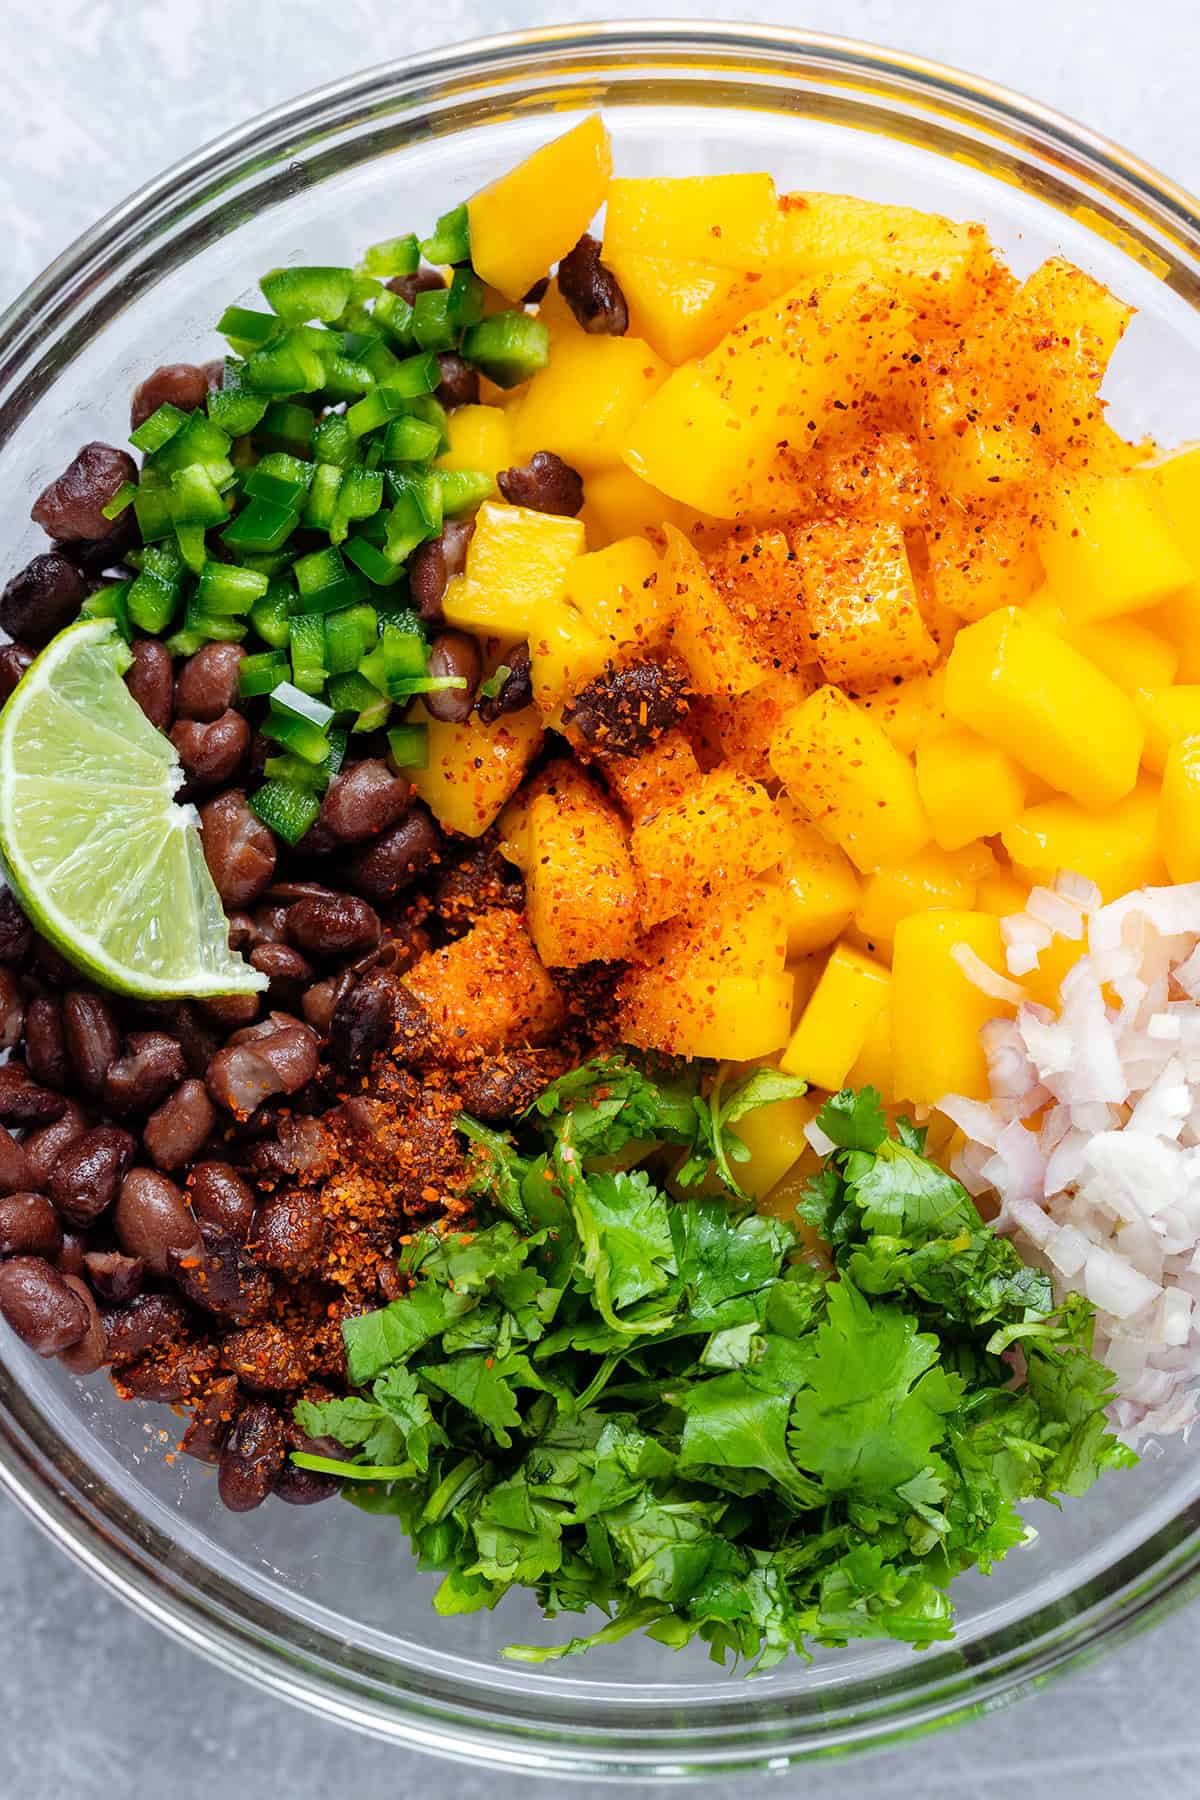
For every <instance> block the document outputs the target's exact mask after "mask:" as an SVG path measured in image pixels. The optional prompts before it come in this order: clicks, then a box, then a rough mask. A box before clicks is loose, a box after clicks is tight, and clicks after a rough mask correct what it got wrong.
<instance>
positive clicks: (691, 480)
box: [625, 276, 909, 519]
mask: <svg viewBox="0 0 1200 1800" xmlns="http://www.w3.org/2000/svg"><path fill="white" fill-rule="evenodd" d="M908 323H909V318H908V315H907V313H906V312H905V310H904V308H902V307H897V305H896V303H895V298H894V296H893V295H891V294H890V292H889V291H888V290H887V289H886V288H884V287H882V286H879V285H874V286H873V285H872V284H870V283H869V282H864V281H859V280H853V279H850V278H846V277H841V276H838V277H830V278H825V279H823V280H822V281H821V282H819V283H818V284H817V285H816V286H815V287H814V285H813V284H812V283H811V282H808V283H802V284H801V285H800V286H799V287H797V288H794V289H791V290H790V291H789V292H788V293H786V294H784V295H783V296H782V297H781V298H780V299H778V300H775V301H772V302H771V303H770V304H769V305H768V306H765V307H762V308H760V309H759V310H758V311H757V312H753V313H750V314H748V315H747V316H746V318H744V319H742V320H741V321H740V323H739V324H737V325H735V326H734V327H733V329H732V330H731V331H730V332H728V333H727V335H726V336H725V337H724V338H722V339H721V341H720V343H719V344H717V345H716V347H715V348H714V349H713V350H711V351H709V353H708V354H707V355H706V356H703V357H700V358H699V359H698V360H697V361H694V362H690V363H685V364H684V366H683V367H682V368H679V369H676V370H675V372H674V373H673V374H672V375H671V376H670V377H669V378H668V380H667V381H666V382H665V383H664V384H663V386H662V387H660V388H659V390H658V392H657V393H656V394H655V395H654V397H653V399H652V400H651V401H650V402H649V404H648V405H647V406H646V407H644V408H643V410H642V413H641V415H640V417H639V418H638V419H637V421H636V423H635V425H634V427H633V430H632V432H631V434H630V437H629V442H628V445H627V447H626V451H625V460H626V462H627V463H628V464H629V466H630V468H631V469H633V470H635V472H636V473H637V474H639V475H641V476H642V477H643V479H644V480H646V481H650V482H652V483H653V484H654V486H655V487H658V488H661V489H662V490H663V492H664V493H668V494H671V495H673V496H674V498H675V499H677V500H683V501H685V502H686V503H687V504H688V505H689V506H694V507H697V508H699V509H700V510H701V511H703V512H708V513H711V514H713V515H714V517H717V518H725V519H731V518H734V517H736V515H737V514H738V512H739V511H741V510H744V509H745V508H747V507H748V506H750V505H752V504H754V503H756V502H757V503H769V502H770V500H771V498H772V494H773V492H775V490H776V489H777V487H778V480H779V478H778V475H777V472H776V466H777V460H778V454H779V449H780V445H781V444H785V445H786V444H790V445H791V446H792V448H793V450H794V451H795V452H797V453H799V454H805V453H806V452H807V450H808V448H809V440H810V439H811V436H812V433H811V432H809V431H808V430H807V424H808V421H809V420H812V419H815V418H821V417H823V416H824V414H825V412H826V410H827V407H828V406H829V405H830V404H831V403H833V402H834V401H837V400H841V401H842V402H843V404H845V405H847V406H848V405H850V404H852V403H853V402H854V401H855V400H856V399H857V397H858V396H859V395H861V394H862V393H863V392H865V391H867V390H868V389H870V388H872V387H873V386H874V385H875V383H876V381H877V379H878V377H879V375H880V374H881V372H882V370H883V369H884V367H885V366H886V365H887V364H889V363H890V362H891V360H892V359H893V358H894V356H895V355H896V354H897V352H898V351H899V349H900V347H901V344H902V343H907V342H908V341H909V340H908V337H907V327H908ZM790 505H794V500H789V496H788V495H787V494H784V497H783V499H782V501H781V504H780V510H789V506H790Z"/></svg>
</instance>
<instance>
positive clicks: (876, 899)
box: [854, 844, 976, 952]
mask: <svg viewBox="0 0 1200 1800" xmlns="http://www.w3.org/2000/svg"><path fill="white" fill-rule="evenodd" d="M975 889H976V883H975V881H974V880H973V879H972V876H971V874H970V871H969V869H968V867H967V866H966V864H965V862H964V859H963V858H962V857H961V856H951V855H949V854H948V853H947V852H946V851H945V850H939V849H938V848H937V847H936V846H935V845H933V844H927V845H926V846H925V848H924V850H918V852H917V854H916V855H915V856H913V857H910V858H909V860H908V861H907V862H902V863H889V864H888V866H887V868H885V869H876V871H875V873H874V874H873V875H868V876H867V879H866V881H865V882H864V883H863V889H862V894H861V896H860V898H859V903H858V907H857V910H856V911H855V915H854V923H855V925H856V926H857V927H858V930H859V931H860V932H861V933H862V936H863V937H864V938H865V939H866V940H867V941H868V942H869V943H870V944H871V945H872V946H873V947H875V948H876V949H878V950H879V951H880V952H890V950H891V945H892V940H893V939H894V938H895V935H896V927H897V925H898V924H899V923H900V921H901V919H907V918H908V917H909V915H910V913H915V912H933V911H935V910H937V909H938V908H949V909H951V910H953V909H955V908H957V909H959V910H960V911H962V910H965V911H968V912H969V911H970V910H971V909H972V908H973V907H974V905H975Z"/></svg>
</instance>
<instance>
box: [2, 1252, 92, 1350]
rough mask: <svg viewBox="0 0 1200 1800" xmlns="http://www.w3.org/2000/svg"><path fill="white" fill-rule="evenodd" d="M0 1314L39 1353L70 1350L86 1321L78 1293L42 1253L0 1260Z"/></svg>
mask: <svg viewBox="0 0 1200 1800" xmlns="http://www.w3.org/2000/svg"><path fill="white" fill-rule="evenodd" d="M0 1315H3V1317H4V1319H5V1320H6V1321H7V1322H8V1324H9V1325H10V1326H11V1327H12V1329H13V1330H14V1331H15V1332H16V1334H17V1336H18V1337H19V1338H20V1340H21V1342H22V1343H23V1344H26V1345H28V1347H29V1349H31V1350H32V1351H34V1352H35V1353H36V1354H37V1355H38V1356H57V1355H58V1352H59V1351H60V1350H68V1349H70V1347H71V1345H72V1344H77V1343H78V1342H79V1340H80V1338H82V1336H83V1335H84V1333H85V1332H86V1330H87V1328H88V1324H89V1319H88V1312H87V1308H86V1306H85V1305H84V1303H83V1301H82V1300H81V1299H80V1297H79V1295H78V1294H77V1293H74V1292H72V1290H71V1289H70V1288H69V1287H68V1286H67V1284H66V1281H65V1280H64V1279H63V1277H62V1276H61V1275H60V1274H59V1272H58V1270H57V1269H56V1268H55V1267H54V1265H53V1263H48V1262H47V1261H46V1260H45V1258H44V1257H41V1256H13V1257H10V1258H9V1260H8V1261H7V1262H2V1263H0Z"/></svg>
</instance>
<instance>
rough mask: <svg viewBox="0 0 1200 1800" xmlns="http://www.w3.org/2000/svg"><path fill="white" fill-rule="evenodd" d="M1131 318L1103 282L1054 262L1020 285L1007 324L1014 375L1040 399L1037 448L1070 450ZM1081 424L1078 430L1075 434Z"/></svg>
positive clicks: (1083, 433)
mask: <svg viewBox="0 0 1200 1800" xmlns="http://www.w3.org/2000/svg"><path fill="white" fill-rule="evenodd" d="M1132 317H1133V308H1132V307H1131V306H1128V305H1126V303H1125V302H1124V301H1123V300H1118V298H1117V297H1116V295H1115V294H1113V293H1111V292H1110V291H1109V289H1108V288H1106V287H1105V286H1104V285H1103V283H1102V282H1099V281H1097V280H1095V279H1094V277H1093V276H1091V275H1088V274H1085V272H1084V271H1083V270H1082V269H1078V268H1076V267H1075V265H1074V263H1070V262H1067V261H1066V259H1065V258H1063V257H1061V256H1052V257H1050V258H1049V259H1048V260H1047V261H1046V262H1044V263H1042V265H1041V266H1040V268H1037V269H1035V270H1034V271H1033V273H1032V275H1030V276H1029V277H1028V278H1027V279H1026V280H1025V281H1023V282H1022V283H1021V286H1020V288H1019V289H1018V290H1017V293H1016V295H1015V296H1014V298H1013V302H1012V305H1011V306H1010V307H1009V309H1008V312H1007V315H1006V318H1005V321H1004V332H1005V342H1006V344H1007V345H1008V346H1009V354H1010V355H1011V357H1012V364H1011V365H1010V366H1011V367H1012V371H1013V374H1014V375H1015V376H1017V378H1018V379H1019V378H1020V375H1021V373H1022V372H1023V374H1024V378H1025V381H1026V382H1027V383H1028V386H1029V388H1030V389H1031V390H1033V391H1034V392H1035V393H1036V395H1037V398H1038V426H1039V443H1040V444H1043V445H1054V446H1056V447H1062V448H1067V449H1072V450H1075V449H1077V448H1078V446H1079V443H1080V441H1081V438H1082V439H1085V440H1086V435H1087V425H1086V421H1088V419H1089V417H1090V416H1091V415H1092V414H1093V413H1094V412H1095V406H1096V403H1095V395H1096V393H1097V390H1098V389H1099V387H1100V383H1101V381H1102V380H1103V378H1104V372H1105V370H1106V369H1107V367H1108V364H1109V360H1110V358H1111V357H1112V354H1113V351H1114V350H1115V349H1116V347H1117V345H1118V344H1119V343H1120V341H1121V338H1122V336H1123V335H1124V332H1125V328H1126V326H1127V325H1128V324H1129V321H1130V319H1131V318H1132ZM1081 422H1082V429H1081Z"/></svg>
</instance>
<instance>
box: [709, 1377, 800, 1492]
mask: <svg viewBox="0 0 1200 1800" xmlns="http://www.w3.org/2000/svg"><path fill="white" fill-rule="evenodd" d="M680 1404H681V1405H682V1407H683V1410H684V1413H685V1415H686V1421H687V1422H686V1424H685V1425H684V1428H683V1442H682V1445H681V1447H680V1453H679V1466H680V1468H681V1469H687V1468H695V1467H696V1466H697V1465H701V1466H703V1467H712V1468H714V1469H761V1470H763V1472H764V1473H765V1474H767V1475H770V1476H771V1477H772V1479H773V1480H774V1481H775V1482H776V1483H777V1484H778V1486H779V1487H780V1488H781V1489H782V1490H783V1492H784V1493H785V1494H786V1495H788V1497H789V1499H791V1500H792V1501H794V1502H795V1504H797V1505H798V1506H816V1505H819V1503H820V1499H821V1490H820V1488H819V1487H818V1486H817V1484H816V1483H815V1482H813V1481H810V1480H809V1479H808V1478H807V1477H806V1476H805V1475H802V1474H801V1472H800V1470H799V1469H798V1468H797V1467H796V1464H795V1462H794V1461H793V1459H792V1457H791V1456H790V1455H789V1453H788V1419H789V1417H790V1415H791V1410H792V1396H791V1395H790V1394H788V1393H786V1392H785V1393H778V1392H772V1391H771V1389H770V1388H768V1387H764V1386H759V1385H758V1384H757V1383H756V1382H755V1381H754V1379H753V1378H752V1377H751V1376H749V1375H747V1374H745V1373H743V1372H741V1371H737V1372H735V1373H730V1374H728V1375H714V1376H713V1377H712V1379H711V1380H709V1381H702V1382H699V1383H697V1384H696V1386H695V1387H692V1388H689V1389H688V1391H687V1392H686V1393H685V1394H683V1395H682V1396H681V1400H680Z"/></svg>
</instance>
